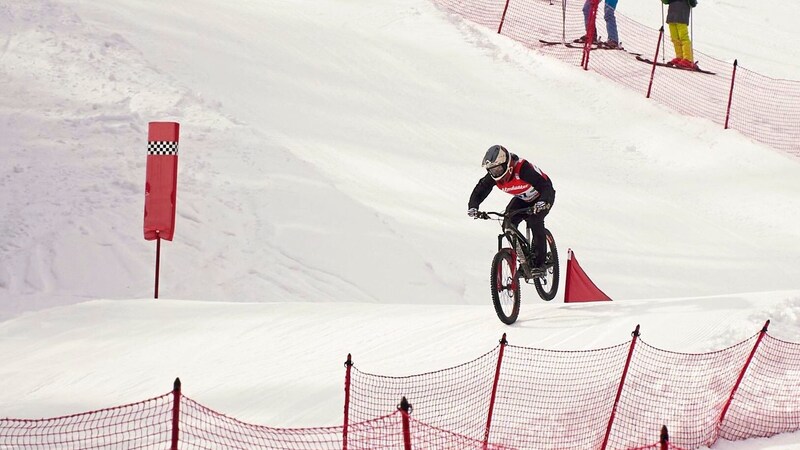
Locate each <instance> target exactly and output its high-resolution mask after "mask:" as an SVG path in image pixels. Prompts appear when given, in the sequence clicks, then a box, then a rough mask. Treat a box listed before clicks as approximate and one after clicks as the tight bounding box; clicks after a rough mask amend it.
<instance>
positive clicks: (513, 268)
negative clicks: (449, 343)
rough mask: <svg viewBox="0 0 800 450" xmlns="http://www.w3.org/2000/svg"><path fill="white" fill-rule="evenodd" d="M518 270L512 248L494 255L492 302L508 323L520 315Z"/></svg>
mask: <svg viewBox="0 0 800 450" xmlns="http://www.w3.org/2000/svg"><path fill="white" fill-rule="evenodd" d="M517 270H518V269H517V259H516V258H515V257H514V255H513V254H512V252H511V249H508V248H504V249H501V250H500V251H499V252H497V254H496V255H494V259H493V260H492V273H491V276H490V280H491V284H492V286H491V289H492V303H494V311H495V312H496V313H497V317H498V318H499V319H500V321H501V322H503V323H504V324H506V325H511V324H512V323H514V322H516V320H517V317H518V316H519V306H520V290H519V285H520V282H519V277H518V276H517ZM537 290H538V285H537ZM553 295H555V294H553Z"/></svg>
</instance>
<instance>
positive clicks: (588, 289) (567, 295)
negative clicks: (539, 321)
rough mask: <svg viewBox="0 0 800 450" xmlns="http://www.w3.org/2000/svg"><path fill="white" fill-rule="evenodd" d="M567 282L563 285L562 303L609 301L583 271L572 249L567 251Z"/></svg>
mask: <svg viewBox="0 0 800 450" xmlns="http://www.w3.org/2000/svg"><path fill="white" fill-rule="evenodd" d="M567 255H568V257H567V281H566V282H565V283H564V303H573V302H599V301H608V300H611V298H609V296H607V295H606V294H605V293H604V292H603V291H601V290H600V288H598V287H597V285H595V284H594V282H592V280H591V279H589V275H586V272H584V271H583V268H581V266H580V264H578V260H577V259H576V258H575V254H573V253H572V249H568V250H567Z"/></svg>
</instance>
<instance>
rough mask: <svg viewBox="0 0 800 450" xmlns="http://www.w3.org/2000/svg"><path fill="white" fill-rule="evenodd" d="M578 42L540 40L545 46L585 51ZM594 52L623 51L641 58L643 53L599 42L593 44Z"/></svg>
mask: <svg viewBox="0 0 800 450" xmlns="http://www.w3.org/2000/svg"><path fill="white" fill-rule="evenodd" d="M576 41H577V39H576V40H575V41H572V42H569V41H567V42H556V41H546V40H544V39H539V42H540V43H542V44H544V45H563V46H564V47H567V48H575V49H579V50H583V43H581V42H576ZM592 50H620V51H623V52H625V53H630V54H631V55H633V56H641V55H642V54H641V53H636V52H631V51H628V50H626V49H625V48H624V47H621V46H617V47H609V46H608V45H607V44H606V43H605V42H603V41H598V42H596V43H594V44H592Z"/></svg>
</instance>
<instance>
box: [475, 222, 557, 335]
mask: <svg viewBox="0 0 800 450" xmlns="http://www.w3.org/2000/svg"><path fill="white" fill-rule="evenodd" d="M530 212H531V209H530V208H522V209H517V210H514V211H508V212H506V213H500V212H493V211H488V212H483V211H478V215H477V217H478V218H479V219H484V220H498V221H500V222H501V224H500V227H501V228H502V230H503V232H502V234H500V235H498V236H497V254H495V255H494V259H492V273H491V277H490V280H491V285H492V286H491V289H492V302H493V303H494V310H495V312H496V313H497V317H499V318H500V321H501V322H503V323H505V324H507V325H511V324H512V323H514V322H515V321H516V320H517V316H519V307H520V280H522V279H524V280H525V282H526V283H533V284H534V286H536V292H537V293H538V294H539V297H541V298H542V300H546V301H550V300H552V299H553V298H554V297H555V296H556V292H557V291H558V280H559V277H560V273H559V264H558V250H557V249H556V241H555V239H554V238H553V234H552V233H550V230H548V229H546V228H545V230H544V231H545V237H546V239H547V256H546V257H545V262H544V267H545V270H544V272H537V273H534V272H532V271H531V267H530V265H529V263H532V262H533V261H534V260H535V257H536V255H535V254H534V250H533V249H534V248H535V246H534V245H533V241H532V237H533V236H532V233H531V229H530V228H527V229H526V234H525V235H523V234H522V232H521V231H519V229H518V228H517V227H516V226H514V225H513V224H512V223H511V219H512V218H513V217H514V216H516V215H519V214H525V213H530ZM503 240H506V241H508V243H509V244H510V247H503Z"/></svg>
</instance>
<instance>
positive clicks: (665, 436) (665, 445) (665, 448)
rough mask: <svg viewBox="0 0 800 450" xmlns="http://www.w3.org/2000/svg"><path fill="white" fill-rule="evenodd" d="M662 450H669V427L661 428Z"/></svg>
mask: <svg viewBox="0 0 800 450" xmlns="http://www.w3.org/2000/svg"><path fill="white" fill-rule="evenodd" d="M659 443H660V444H661V447H659V448H660V449H661V450H669V431H667V426H666V425H662V426H661V439H660V440H659Z"/></svg>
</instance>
